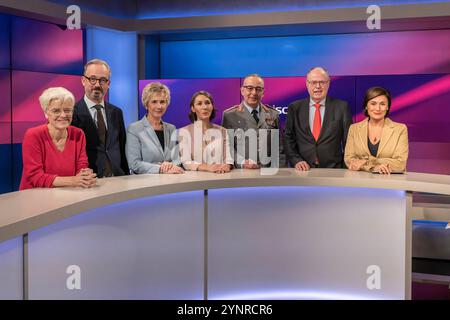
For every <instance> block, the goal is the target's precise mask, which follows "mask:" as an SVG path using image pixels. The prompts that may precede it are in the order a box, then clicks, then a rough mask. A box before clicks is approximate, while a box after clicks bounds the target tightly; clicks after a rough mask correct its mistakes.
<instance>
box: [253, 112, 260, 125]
mask: <svg viewBox="0 0 450 320" xmlns="http://www.w3.org/2000/svg"><path fill="white" fill-rule="evenodd" d="M252 116H253V118H254V119H255V121H256V124H258V123H259V118H258V111H257V110H256V109H253V110H252Z"/></svg>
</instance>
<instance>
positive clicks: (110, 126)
mask: <svg viewBox="0 0 450 320" xmlns="http://www.w3.org/2000/svg"><path fill="white" fill-rule="evenodd" d="M105 114H106V119H105V121H106V146H107V147H108V146H109V144H110V143H111V135H112V131H113V130H114V129H113V124H112V123H113V119H112V110H111V108H110V106H109V105H108V104H107V103H106V101H105Z"/></svg>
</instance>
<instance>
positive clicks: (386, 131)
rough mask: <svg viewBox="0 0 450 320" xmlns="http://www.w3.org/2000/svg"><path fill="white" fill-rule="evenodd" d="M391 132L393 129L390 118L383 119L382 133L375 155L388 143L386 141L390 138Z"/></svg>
mask: <svg viewBox="0 0 450 320" xmlns="http://www.w3.org/2000/svg"><path fill="white" fill-rule="evenodd" d="M393 132H394V129H393V126H392V122H391V120H389V119H388V118H386V119H385V120H384V127H383V133H382V134H381V139H380V147H379V148H378V152H377V157H378V155H379V154H380V153H381V152H382V151H383V148H384V147H385V146H386V144H387V143H388V141H389V139H390V138H391V136H392V133H393Z"/></svg>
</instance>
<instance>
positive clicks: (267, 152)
mask: <svg viewBox="0 0 450 320" xmlns="http://www.w3.org/2000/svg"><path fill="white" fill-rule="evenodd" d="M241 95H242V97H243V101H242V102H241V104H239V105H236V106H233V107H231V108H228V109H226V110H225V111H224V113H223V118H222V126H223V127H225V128H226V129H228V132H229V134H230V142H232V144H233V145H234V161H235V166H236V167H237V168H244V169H258V168H260V167H276V168H278V167H283V166H284V163H285V160H284V159H285V158H284V154H283V146H282V143H281V141H282V139H280V137H281V135H280V132H279V131H278V129H279V114H278V111H276V110H275V109H273V108H271V107H269V106H267V105H265V104H263V103H262V102H261V99H262V97H263V96H264V80H263V79H262V78H261V77H260V76H259V75H257V74H251V75H248V76H246V77H245V79H244V81H243V84H242V86H241Z"/></svg>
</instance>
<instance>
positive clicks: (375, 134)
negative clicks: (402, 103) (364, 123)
mask: <svg viewBox="0 0 450 320" xmlns="http://www.w3.org/2000/svg"><path fill="white" fill-rule="evenodd" d="M367 128H368V131H369V132H368V134H369V139H370V142H372V144H377V143H378V142H379V141H380V139H381V133H382V132H383V126H382V125H381V126H373V125H371V124H370V122H369V125H368V127H367Z"/></svg>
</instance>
